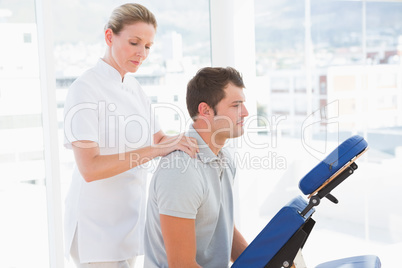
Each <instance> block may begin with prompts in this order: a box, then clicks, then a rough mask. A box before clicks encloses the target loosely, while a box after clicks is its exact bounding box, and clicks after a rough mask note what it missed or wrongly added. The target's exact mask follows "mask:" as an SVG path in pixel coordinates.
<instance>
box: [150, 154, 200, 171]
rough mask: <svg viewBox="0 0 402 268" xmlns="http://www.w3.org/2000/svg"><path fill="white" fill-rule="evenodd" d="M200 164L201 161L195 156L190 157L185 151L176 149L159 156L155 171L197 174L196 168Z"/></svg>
mask: <svg viewBox="0 0 402 268" xmlns="http://www.w3.org/2000/svg"><path fill="white" fill-rule="evenodd" d="M200 164H201V162H200V161H199V160H198V159H197V158H192V157H190V156H189V155H188V154H187V153H185V152H183V151H179V150H177V151H173V152H171V153H170V154H168V155H166V156H163V157H161V159H160V161H159V165H158V169H157V172H156V173H158V174H163V173H166V172H168V173H170V174H172V173H177V174H178V175H179V174H187V175H188V174H190V173H191V174H198V171H197V169H198V167H200Z"/></svg>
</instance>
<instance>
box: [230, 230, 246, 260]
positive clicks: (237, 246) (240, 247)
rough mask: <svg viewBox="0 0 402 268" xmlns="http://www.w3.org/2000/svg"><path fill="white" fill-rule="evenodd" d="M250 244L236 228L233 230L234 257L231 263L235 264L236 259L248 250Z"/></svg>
mask: <svg viewBox="0 0 402 268" xmlns="http://www.w3.org/2000/svg"><path fill="white" fill-rule="evenodd" d="M247 246H248V243H247V241H246V239H244V237H243V235H242V234H241V233H240V232H239V230H237V228H236V226H235V227H234V230H233V243H232V256H231V261H232V262H235V261H236V259H237V258H238V257H239V256H240V254H242V252H243V251H244V250H245V249H246V247H247Z"/></svg>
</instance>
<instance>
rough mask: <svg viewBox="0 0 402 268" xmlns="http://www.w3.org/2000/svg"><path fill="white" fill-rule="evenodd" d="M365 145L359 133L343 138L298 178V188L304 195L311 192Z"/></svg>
mask: <svg viewBox="0 0 402 268" xmlns="http://www.w3.org/2000/svg"><path fill="white" fill-rule="evenodd" d="M366 147H367V142H366V141H365V140H364V138H363V137H361V136H359V135H355V136H352V137H350V138H349V139H347V140H345V141H344V142H343V143H342V144H340V145H339V146H338V147H337V148H336V149H335V150H333V151H332V152H331V153H330V154H329V155H328V156H327V157H326V158H325V159H324V160H323V161H321V162H320V163H318V165H316V166H315V167H314V168H313V169H312V170H311V171H310V172H309V173H307V175H305V176H304V177H303V178H302V179H301V180H300V183H299V188H300V190H301V191H302V192H303V193H304V194H306V195H308V194H311V193H313V192H314V191H315V190H317V189H318V188H319V187H320V186H321V185H322V184H323V183H324V182H325V181H327V180H328V179H329V178H330V177H331V176H332V175H333V174H335V173H336V172H337V171H338V170H339V169H341V168H342V167H343V166H344V165H345V164H347V163H348V162H349V161H350V160H352V159H353V158H354V157H355V156H357V155H358V154H359V153H361V152H362V151H363V150H364V149H366Z"/></svg>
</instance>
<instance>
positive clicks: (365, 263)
mask: <svg viewBox="0 0 402 268" xmlns="http://www.w3.org/2000/svg"><path fill="white" fill-rule="evenodd" d="M380 267H381V262H380V259H379V258H378V257H377V256H374V255H364V256H357V257H351V258H345V259H340V260H336V261H329V262H325V263H322V264H320V265H318V266H316V267H315V268H380Z"/></svg>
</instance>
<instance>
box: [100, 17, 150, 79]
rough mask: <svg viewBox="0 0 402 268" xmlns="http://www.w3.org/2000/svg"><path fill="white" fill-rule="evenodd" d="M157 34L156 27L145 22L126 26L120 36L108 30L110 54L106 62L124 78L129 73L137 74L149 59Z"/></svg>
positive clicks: (106, 33)
mask: <svg viewBox="0 0 402 268" xmlns="http://www.w3.org/2000/svg"><path fill="white" fill-rule="evenodd" d="M155 33H156V30H155V28H154V26H153V25H152V24H148V23H145V22H136V23H133V24H129V25H126V26H124V27H123V29H122V30H121V31H120V33H119V34H115V33H113V32H112V30H111V29H107V30H106V32H105V38H106V43H107V45H108V46H109V49H110V54H109V58H108V59H106V61H108V63H109V64H110V65H112V66H113V67H114V68H115V69H116V70H118V71H119V73H120V74H121V76H122V77H124V75H125V74H126V73H128V72H130V73H135V72H136V71H137V70H138V68H139V67H140V66H141V64H142V62H143V61H144V60H145V59H146V58H147V57H148V54H149V51H150V48H151V46H152V44H153V42H154V37H155Z"/></svg>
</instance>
